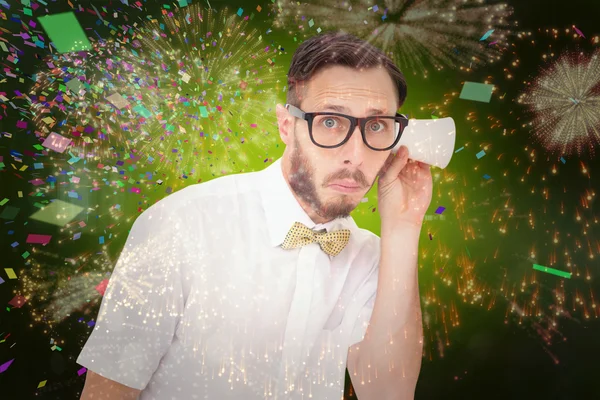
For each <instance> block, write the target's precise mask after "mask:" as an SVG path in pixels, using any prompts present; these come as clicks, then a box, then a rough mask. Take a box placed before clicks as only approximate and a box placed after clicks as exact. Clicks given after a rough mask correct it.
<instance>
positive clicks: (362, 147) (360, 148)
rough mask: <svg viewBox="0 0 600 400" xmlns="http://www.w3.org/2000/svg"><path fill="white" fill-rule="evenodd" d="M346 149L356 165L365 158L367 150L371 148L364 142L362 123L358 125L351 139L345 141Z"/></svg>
mask: <svg viewBox="0 0 600 400" xmlns="http://www.w3.org/2000/svg"><path fill="white" fill-rule="evenodd" d="M343 148H344V151H345V152H346V155H347V158H348V159H349V160H350V161H351V162H352V164H354V165H358V164H360V163H361V162H362V160H363V159H364V155H365V152H366V151H367V150H370V149H369V148H368V147H367V145H366V144H365V142H363V138H362V134H361V132H360V125H356V127H355V128H354V131H353V132H352V135H351V136H350V139H348V141H347V142H346V143H344V146H343Z"/></svg>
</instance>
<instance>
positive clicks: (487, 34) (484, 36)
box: [479, 29, 494, 41]
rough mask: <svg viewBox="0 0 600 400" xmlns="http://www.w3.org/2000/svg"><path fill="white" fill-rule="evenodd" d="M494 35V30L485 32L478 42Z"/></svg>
mask: <svg viewBox="0 0 600 400" xmlns="http://www.w3.org/2000/svg"><path fill="white" fill-rule="evenodd" d="M492 33H494V29H490V30H489V31H487V32H486V33H485V34H484V35H483V36H482V37H481V39H479V41H482V40H485V39H487V38H489V37H490V36H491V34H492Z"/></svg>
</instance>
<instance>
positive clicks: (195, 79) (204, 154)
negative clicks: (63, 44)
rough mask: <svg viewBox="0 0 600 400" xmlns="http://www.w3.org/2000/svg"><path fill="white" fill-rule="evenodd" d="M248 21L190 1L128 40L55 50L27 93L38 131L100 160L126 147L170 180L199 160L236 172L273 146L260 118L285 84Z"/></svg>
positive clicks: (273, 52) (268, 128)
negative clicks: (264, 148) (83, 49)
mask: <svg viewBox="0 0 600 400" xmlns="http://www.w3.org/2000/svg"><path fill="white" fill-rule="evenodd" d="M246 24H247V22H245V21H243V20H241V19H240V18H239V16H237V15H236V14H232V15H229V13H228V11H227V9H224V10H223V11H221V12H220V13H218V14H217V13H216V12H214V11H213V10H212V9H210V10H204V9H202V8H200V6H198V5H196V6H190V7H187V8H185V9H182V10H181V11H179V12H177V13H175V14H174V13H168V14H166V15H165V16H164V21H162V22H159V21H158V20H156V19H152V20H150V21H148V22H147V23H145V24H144V25H141V26H140V27H138V29H137V31H136V34H135V36H134V38H133V40H132V41H130V42H129V43H127V44H122V43H119V42H117V41H114V40H110V41H98V42H94V44H93V51H90V52H89V53H87V52H79V53H71V54H62V55H58V56H54V57H53V59H52V60H51V61H48V63H47V64H48V66H49V68H50V69H49V70H48V71H44V72H40V73H39V74H37V81H36V84H35V86H34V87H33V89H32V91H31V93H30V96H31V97H32V99H33V104H32V107H31V109H32V112H33V114H34V115H33V119H34V121H35V122H36V125H37V126H38V128H39V129H40V131H41V133H42V134H43V135H48V134H49V133H50V132H56V133H58V134H60V135H61V136H63V137H66V138H68V139H71V140H72V141H73V144H72V149H71V151H72V152H73V153H75V154H77V153H81V154H82V155H81V156H80V158H84V157H85V158H91V159H94V160H97V161H106V160H108V159H111V158H112V157H114V154H115V149H116V148H123V150H124V151H126V152H127V153H130V154H132V155H133V157H137V158H140V157H144V161H145V162H147V163H149V164H154V165H155V169H154V170H155V171H157V170H161V172H163V174H168V175H169V176H172V177H183V178H187V177H188V176H189V175H193V174H194V173H196V174H197V171H196V166H197V164H198V161H200V162H202V161H204V162H206V163H207V164H210V165H211V167H212V168H211V169H212V170H213V174H214V173H215V172H216V173H219V174H223V173H228V172H232V171H235V172H238V171H239V170H240V169H241V168H243V166H244V165H247V163H248V160H249V158H250V157H257V155H255V154H252V153H253V152H254V153H262V151H261V150H260V147H262V146H269V145H270V146H274V141H275V140H276V139H277V135H275V134H274V133H275V131H276V126H273V125H270V124H265V123H264V114H265V113H267V112H268V111H269V107H271V106H273V107H274V105H275V100H276V95H275V93H276V91H277V90H278V89H279V90H281V89H283V87H280V85H279V84H278V83H277V82H275V79H276V72H277V71H278V70H279V69H280V67H279V66H278V65H276V64H275V61H274V60H275V55H276V53H277V52H278V47H277V46H273V45H268V44H265V43H264V42H263V40H262V36H261V35H259V34H258V33H257V31H256V30H252V31H250V32H246V30H245V27H246ZM269 131H270V132H269ZM257 147H258V150H257ZM213 154H219V155H220V156H219V157H216V156H213ZM262 155H263V154H260V156H258V157H261V156H262ZM236 161H237V162H238V163H237V164H236Z"/></svg>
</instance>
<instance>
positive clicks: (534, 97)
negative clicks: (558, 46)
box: [518, 50, 600, 155]
mask: <svg viewBox="0 0 600 400" xmlns="http://www.w3.org/2000/svg"><path fill="white" fill-rule="evenodd" d="M518 102H519V103H521V104H524V105H526V106H528V111H529V113H530V114H533V118H532V121H531V122H529V124H528V126H529V127H531V128H532V130H533V131H534V132H535V137H536V138H537V139H539V140H540V141H541V142H542V145H543V146H544V148H545V149H546V151H548V152H549V153H553V154H554V155H563V154H571V153H574V152H575V151H576V152H577V154H578V155H581V154H582V153H584V152H586V151H587V150H589V151H590V153H591V154H592V155H593V154H594V147H596V146H598V145H599V144H600V50H597V51H596V52H595V53H594V54H593V55H592V56H591V57H588V56H586V54H585V53H584V52H579V53H576V54H571V53H569V52H565V53H562V54H561V55H560V56H559V58H558V60H557V61H554V62H553V63H552V64H551V65H550V66H548V67H546V68H545V70H544V71H543V72H541V73H540V74H539V75H538V76H537V77H536V78H535V79H534V81H533V82H532V84H531V86H529V87H528V88H527V89H526V90H525V91H524V92H523V93H522V94H521V95H520V96H519V99H518Z"/></svg>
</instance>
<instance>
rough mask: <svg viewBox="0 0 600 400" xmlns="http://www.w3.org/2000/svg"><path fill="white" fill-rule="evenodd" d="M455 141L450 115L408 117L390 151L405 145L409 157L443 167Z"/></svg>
mask: <svg viewBox="0 0 600 400" xmlns="http://www.w3.org/2000/svg"><path fill="white" fill-rule="evenodd" d="M455 142H456V126H455V125H454V120H453V119H452V118H451V117H445V118H438V119H409V120H408V126H407V127H406V128H405V129H404V132H402V136H401V137H400V140H399V141H398V144H397V145H396V146H395V147H394V148H393V149H392V152H394V153H396V152H397V151H398V150H399V149H400V146H406V147H407V148H408V157H409V158H411V159H413V160H416V161H421V162H424V163H425V164H429V165H435V166H436V167H439V168H442V169H443V168H446V167H447V166H448V164H449V163H450V160H451V159H452V154H454V143H455Z"/></svg>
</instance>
